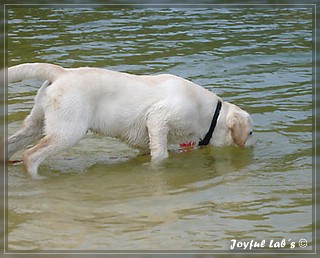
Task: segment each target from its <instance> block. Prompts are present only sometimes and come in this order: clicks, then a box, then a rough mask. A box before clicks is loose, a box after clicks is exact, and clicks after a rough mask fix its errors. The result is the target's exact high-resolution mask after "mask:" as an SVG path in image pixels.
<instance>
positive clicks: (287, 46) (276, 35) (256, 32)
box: [7, 6, 314, 252]
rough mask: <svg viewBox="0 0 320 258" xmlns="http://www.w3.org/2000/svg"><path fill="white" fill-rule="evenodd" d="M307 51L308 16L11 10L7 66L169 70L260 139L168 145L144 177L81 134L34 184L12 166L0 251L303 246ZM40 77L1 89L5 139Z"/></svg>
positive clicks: (121, 149)
mask: <svg viewBox="0 0 320 258" xmlns="http://www.w3.org/2000/svg"><path fill="white" fill-rule="evenodd" d="M312 55H313V53H312V9H311V8H216V7H210V8H130V7H128V8H111V7H108V8H107V7H105V8H102V7H100V8H96V9H92V8H39V7H36V6H35V7H34V8H21V7H20V8H18V7H17V8H13V7H11V8H9V9H8V65H9V66H12V65H15V64H19V63H25V62H49V63H55V64H59V65H62V66H64V67H80V66H93V67H101V68H108V69H113V70H117V71H124V72H130V73H135V74H160V73H172V74H176V75H179V76H181V77H184V78H186V79H189V80H191V81H193V82H195V83H197V84H199V85H201V86H203V87H205V88H207V89H208V90H211V91H213V92H215V93H216V94H218V95H219V96H221V97H222V98H223V99H224V100H226V101H229V102H232V103H234V104H237V105H238V106H240V107H241V108H243V109H245V110H247V111H248V112H249V113H250V114H251V116H252V118H253V120H254V124H255V131H254V134H255V137H256V139H257V144H256V146H255V148H253V149H251V148H250V149H241V148H237V147H223V148H211V147H207V148H202V149H199V150H195V151H191V152H184V153H180V152H179V151H178V150H177V148H176V147H175V146H172V150H171V151H170V157H169V159H168V160H167V161H165V162H164V164H163V165H162V166H161V167H159V168H158V169H150V166H149V165H150V164H149V162H150V158H149V157H148V156H138V155H137V154H138V152H137V151H136V150H133V149H131V148H129V147H128V146H127V145H125V144H124V143H121V142H119V141H118V140H116V139H112V138H107V137H104V136H101V135H94V134H91V133H88V134H87V136H86V137H85V138H84V139H83V140H82V141H81V142H80V143H79V144H78V145H77V146H75V147H74V148H72V149H69V150H67V151H65V152H63V153H60V154H59V155H55V156H52V157H50V158H48V159H47V160H46V161H45V162H44V163H43V164H42V165H41V166H40V170H39V173H40V174H41V175H43V176H45V177H46V178H45V179H42V180H33V179H31V178H30V177H29V176H28V175H27V174H26V173H25V171H24V169H23V165H22V164H17V165H9V167H8V232H7V233H8V234H7V244H8V250H10V251H16V250H93V251H95V250H103V251H110V250H133V251H139V250H194V251H208V252H211V251H212V252H215V251H223V250H230V244H231V240H232V239H236V240H239V241H245V240H248V241H250V240H251V239H253V240H256V241H261V240H263V239H265V240H266V241H267V242H268V243H269V241H271V240H274V241H281V240H283V239H285V240H286V241H287V243H288V244H287V246H286V248H287V250H290V248H289V247H290V245H289V243H290V242H293V241H295V242H296V243H297V244H296V248H297V250H309V251H310V250H311V249H312V246H313V243H314V239H313V238H312V229H313V224H312V214H313V212H312V122H313V121H312V109H313V107H312ZM41 83H42V82H41V81H36V80H29V81H25V82H22V83H21V82H20V83H15V84H10V85H9V87H8V113H9V115H8V134H9V135H11V134H13V133H14V132H16V131H17V130H18V129H19V127H20V125H21V123H22V121H23V119H24V118H25V117H26V115H27V114H28V112H29V111H30V109H31V107H32V105H33V99H34V96H35V94H36V92H37V89H38V88H39V87H40V85H41ZM21 155H22V151H20V152H18V153H17V154H16V155H15V156H14V157H13V158H15V159H19V158H21ZM289 239H290V240H289ZM300 239H305V240H307V242H308V246H307V247H306V248H304V249H303V248H301V247H299V245H298V241H299V240H300ZM268 250H269V251H270V249H268ZM278 250H279V249H275V250H271V251H278Z"/></svg>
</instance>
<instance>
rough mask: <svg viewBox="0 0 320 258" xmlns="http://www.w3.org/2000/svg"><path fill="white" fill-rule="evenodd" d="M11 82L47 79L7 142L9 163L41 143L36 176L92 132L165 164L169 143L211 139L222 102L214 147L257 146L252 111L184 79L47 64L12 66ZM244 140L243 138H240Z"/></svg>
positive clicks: (31, 168)
mask: <svg viewBox="0 0 320 258" xmlns="http://www.w3.org/2000/svg"><path fill="white" fill-rule="evenodd" d="M8 75H9V78H8V81H9V83H10V82H15V81H20V80H23V79H28V78H40V79H43V80H46V82H45V83H44V84H43V85H42V87H41V88H40V89H39V91H38V94H37V96H36V98H35V104H34V107H33V109H32V111H31V113H30V115H29V116H28V117H27V118H26V119H25V121H24V123H23V126H22V128H21V130H20V131H19V132H17V133H16V134H15V135H12V136H11V137H9V139H8V158H10V157H11V156H12V155H13V154H14V153H15V152H16V151H18V150H19V149H21V148H23V147H24V146H26V145H27V144H30V143H31V142H33V141H34V140H35V139H38V138H41V137H42V139H41V140H40V141H39V143H38V144H37V145H35V146H34V147H33V148H31V149H28V150H26V151H25V152H24V155H23V159H24V164H25V167H26V170H27V171H28V172H29V173H30V174H32V175H36V174H37V170H38V166H39V165H40V163H41V162H42V161H43V160H44V159H45V158H46V157H48V156H49V155H52V154H55V153H57V152H60V151H62V150H64V149H66V148H68V147H72V146H73V145H75V144H76V143H77V142H78V141H79V140H80V139H81V138H82V137H83V136H84V135H85V134H86V132H87V131H88V130H92V131H96V132H99V133H103V134H105V135H107V136H111V137H116V138H119V139H121V140H123V141H125V142H127V143H128V144H129V145H131V146H133V147H136V148H140V149H148V148H149V149H150V152H151V160H152V161H158V160H162V159H165V158H167V157H168V151H167V147H168V143H182V142H187V141H195V142H199V140H200V139H202V138H203V137H204V136H205V134H206V133H207V131H208V129H209V127H210V123H211V120H212V116H213V114H214V111H215V109H216V106H217V101H218V100H219V99H220V100H221V101H222V109H221V112H220V116H219V118H218V123H217V126H216V129H215V131H214V133H213V137H212V139H211V141H210V144H211V145H214V146H222V145H234V144H235V143H237V144H238V145H240V146H244V145H246V146H247V145H252V144H253V143H254V140H253V138H252V136H251V135H250V134H249V132H250V131H252V130H253V124H252V120H251V118H250V116H249V114H248V113H247V112H245V111H244V110H242V109H240V108H239V107H237V106H235V105H233V104H231V103H228V102H225V101H223V100H222V99H221V98H219V97H218V96H217V95H215V94H214V93H212V92H210V91H208V90H206V89H204V88H203V87H201V86H199V85H197V84H195V83H192V82H190V81H188V80H185V79H183V78H180V77H178V76H174V75H170V74H163V75H154V76H151V75H132V74H127V73H121V72H115V71H110V70H106V69H97V68H76V69H65V68H62V67H60V66H56V65H52V64H46V63H29V64H21V65H17V66H13V67H10V68H9V72H8ZM238 120H239V121H238ZM235 130H238V131H237V132H235ZM240 130H241V132H240ZM237 133H238V135H240V133H242V134H241V135H244V136H243V137H244V139H236V137H238V138H239V136H237ZM241 137H242V136H241ZM241 137H240V138H241Z"/></svg>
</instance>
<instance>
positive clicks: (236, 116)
mask: <svg viewBox="0 0 320 258" xmlns="http://www.w3.org/2000/svg"><path fill="white" fill-rule="evenodd" d="M245 121H246V120H245V118H244V117H242V116H241V114H240V113H238V112H233V113H232V114H230V116H229V117H228V119H227V125H228V128H229V129H230V131H231V136H232V139H233V141H234V142H235V143H236V144H237V145H239V146H241V147H244V145H245V143H246V140H247V138H248V133H247V124H246V122H245Z"/></svg>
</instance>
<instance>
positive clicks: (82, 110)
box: [23, 94, 92, 176]
mask: <svg viewBox="0 0 320 258" xmlns="http://www.w3.org/2000/svg"><path fill="white" fill-rule="evenodd" d="M70 98H71V95H66V94H65V95H64V96H63V97H60V98H59V97H57V96H56V95H54V94H52V95H50V96H49V95H48V96H47V99H46V100H47V103H53V100H54V101H55V102H54V103H59V105H58V106H55V105H53V104H50V105H47V106H46V108H45V110H44V112H45V120H44V123H45V125H44V130H45V132H44V134H45V137H44V138H42V139H41V140H40V141H39V143H38V144H37V145H35V146H34V147H33V148H31V149H28V150H26V151H25V152H24V154H23V161H24V166H25V168H26V170H27V172H28V173H29V174H31V175H32V176H36V175H37V173H38V167H39V165H40V164H41V162H42V161H43V160H44V159H45V158H47V157H48V156H51V155H54V154H57V153H59V152H61V151H63V150H65V149H67V148H70V147H72V146H74V145H75V144H77V143H78V142H79V141H80V139H81V138H82V137H83V136H84V135H85V134H86V132H87V130H88V129H89V121H90V117H91V116H92V111H91V109H90V107H89V106H88V105H84V104H82V103H83V102H81V100H80V99H79V98H78V99H76V100H75V101H69V100H70ZM77 101H78V102H77Z"/></svg>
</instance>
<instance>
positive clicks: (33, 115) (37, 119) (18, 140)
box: [7, 81, 50, 159]
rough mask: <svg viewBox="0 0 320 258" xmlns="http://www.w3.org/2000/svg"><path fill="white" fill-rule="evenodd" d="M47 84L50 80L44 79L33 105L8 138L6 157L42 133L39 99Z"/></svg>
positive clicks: (41, 113) (41, 109)
mask: <svg viewBox="0 0 320 258" xmlns="http://www.w3.org/2000/svg"><path fill="white" fill-rule="evenodd" d="M49 85H50V82H49V81H46V82H45V83H44V84H43V85H42V86H41V88H40V89H39V90H38V93H37V95H36V97H35V104H34V107H33V108H32V110H31V112H30V114H29V115H28V116H27V117H26V119H25V120H24V122H23V125H22V127H21V129H20V130H19V131H18V132H17V133H15V134H14V135H12V136H10V137H9V138H8V141H7V144H8V155H7V158H8V159H10V158H11V156H12V155H13V154H14V153H15V152H17V151H18V150H20V149H22V148H23V147H25V146H27V145H28V144H30V143H32V142H33V141H35V140H37V139H39V138H40V136H41V135H42V128H43V119H44V112H43V108H42V105H41V99H42V97H43V95H44V89H45V88H46V87H47V86H49Z"/></svg>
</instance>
